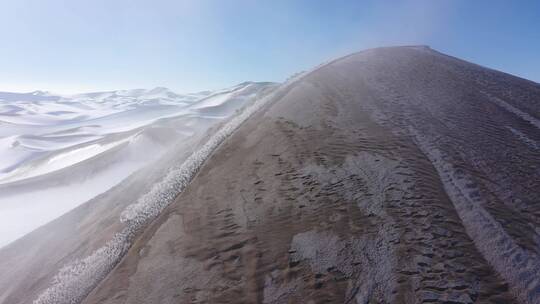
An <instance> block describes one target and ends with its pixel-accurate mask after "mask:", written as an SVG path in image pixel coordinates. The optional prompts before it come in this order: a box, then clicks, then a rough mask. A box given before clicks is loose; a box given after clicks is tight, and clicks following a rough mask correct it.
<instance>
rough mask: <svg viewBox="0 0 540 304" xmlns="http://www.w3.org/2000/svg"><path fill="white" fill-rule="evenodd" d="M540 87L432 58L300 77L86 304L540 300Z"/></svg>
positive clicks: (415, 54)
mask: <svg viewBox="0 0 540 304" xmlns="http://www.w3.org/2000/svg"><path fill="white" fill-rule="evenodd" d="M539 101H540V85H539V84H537V83H534V82H530V81H527V80H523V79H520V78H517V77H514V76H511V75H507V74H504V73H501V72H498V71H494V70H490V69H486V68H483V67H480V66H477V65H474V64H471V63H467V62H464V61H461V60H458V59H456V58H453V57H449V56H446V55H443V54H441V53H438V52H436V51H433V50H431V49H429V48H428V47H422V46H419V47H399V48H380V49H373V50H368V51H364V52H360V53H357V54H353V55H350V56H347V57H345V58H341V59H339V60H336V61H334V62H331V63H329V64H325V65H323V66H321V67H319V68H317V69H315V70H314V71H312V72H310V73H307V74H306V75H304V76H302V77H301V78H300V79H298V80H296V81H295V82H294V83H293V84H290V85H289V86H288V87H287V88H286V90H284V91H283V92H281V93H280V94H276V95H275V96H274V97H273V98H272V100H271V101H269V102H268V103H267V104H266V105H265V106H264V107H263V108H262V109H261V110H260V111H258V112H257V113H255V114H254V115H253V116H251V117H250V118H249V119H248V120H247V121H246V122H245V123H243V124H242V125H241V127H240V128H239V129H238V130H237V131H236V132H234V134H233V135H232V136H231V137H229V138H228V139H227V140H225V142H224V143H222V144H221V145H220V146H219V148H218V149H217V150H216V151H215V152H214V153H213V154H212V155H211V157H210V158H209V159H208V160H207V161H206V162H205V164H204V166H203V167H202V169H201V170H200V171H199V172H198V174H197V176H196V177H195V178H194V179H193V180H192V182H191V183H190V184H189V186H188V187H187V188H186V189H185V191H183V193H182V194H181V195H179V196H178V197H177V198H176V200H175V201H174V203H172V204H171V205H169V206H168V207H167V208H166V209H165V211H164V212H163V213H162V214H161V215H160V216H159V217H158V218H157V219H156V220H155V221H154V222H152V224H151V225H150V226H149V227H148V228H147V229H146V230H145V231H144V233H143V234H142V235H141V236H140V238H138V239H137V241H136V242H135V244H134V245H133V246H132V247H131V248H130V250H129V251H128V253H127V255H126V256H125V257H124V258H123V260H122V261H121V262H120V263H119V264H118V265H117V266H116V268H115V269H114V270H113V271H112V272H111V273H110V274H109V275H108V276H107V277H106V279H105V280H103V281H102V282H101V283H100V284H99V285H98V286H97V288H95V289H94V290H93V291H92V292H91V294H90V295H89V296H88V297H87V298H86V299H85V300H84V302H83V303H86V304H90V303H430V302H436V303H473V302H474V303H528V304H532V303H540V277H539V276H538V274H539V273H540V263H539V261H540V259H539V253H540V246H539V244H540V242H539V232H540V228H539V227H540V209H539V208H540V205H539V204H538V201H539V198H540V193H539V191H538V189H540V151H539V144H540V129H539V127H540V123H539V118H540V102H539Z"/></svg>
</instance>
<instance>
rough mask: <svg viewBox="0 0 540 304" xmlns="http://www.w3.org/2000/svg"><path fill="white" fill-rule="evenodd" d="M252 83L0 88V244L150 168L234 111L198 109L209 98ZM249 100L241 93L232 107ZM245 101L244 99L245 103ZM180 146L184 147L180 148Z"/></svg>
mask: <svg viewBox="0 0 540 304" xmlns="http://www.w3.org/2000/svg"><path fill="white" fill-rule="evenodd" d="M246 87H250V92H249V94H252V93H253V92H252V91H253V90H255V91H257V90H262V89H263V88H265V87H266V84H255V83H246V84H242V85H239V86H236V87H233V88H230V89H226V90H222V91H219V92H217V93H212V92H201V93H195V94H185V95H180V94H176V93H174V92H172V91H170V90H168V89H166V88H155V89H152V90H143V89H136V90H121V91H111V92H98V93H87V94H78V95H71V96H54V95H51V94H50V93H47V94H45V93H39V94H38V93H35V92H33V93H27V94H20V93H3V92H0V231H2V234H1V236H0V247H2V246H4V245H6V244H8V243H9V242H12V241H14V240H16V239H17V238H19V237H21V236H23V235H24V234H26V233H28V232H30V231H32V230H33V229H36V228H37V227H39V226H41V225H43V224H46V223H47V222H49V221H51V220H53V219H55V218H57V217H59V216H61V215H62V214H64V213H66V212H68V211H69V210H71V209H73V208H75V207H77V206H78V205H80V204H82V203H84V202H86V201H88V200H90V199H92V198H93V197H95V196H97V195H98V194H100V193H103V192H104V191H107V190H108V189H110V188H112V187H113V186H115V185H117V184H118V183H120V182H121V181H122V180H124V179H125V178H127V177H128V176H129V175H130V174H132V173H134V172H135V171H137V170H139V169H141V168H143V167H145V166H149V165H151V163H152V162H154V161H157V160H158V159H159V157H161V156H162V155H164V153H165V152H166V151H168V149H170V148H171V147H173V146H174V147H175V149H187V148H189V149H191V148H192V147H187V146H186V147H184V148H182V147H183V145H184V146H185V145H187V144H183V142H188V141H186V140H185V139H186V137H189V136H193V135H194V134H199V136H202V134H204V132H205V131H206V130H208V128H210V127H211V126H212V125H214V124H216V123H218V122H219V121H221V120H222V119H224V118H226V116H227V115H228V114H229V113H225V114H227V115H223V113H220V115H219V116H212V117H209V114H212V113H211V111H210V113H209V112H208V111H207V112H205V113H202V112H201V110H204V109H206V108H207V106H204V105H200V106H199V107H193V106H192V105H194V104H197V103H198V102H199V101H201V100H203V99H205V98H207V97H208V96H216V94H217V95H219V96H220V98H219V99H215V98H214V99H212V98H211V99H212V102H213V103H212V105H213V106H219V105H226V104H228V103H230V98H232V96H234V97H235V98H236V97H238V96H240V97H241V95H242V94H243V93H242V91H243V89H244V88H246ZM246 100H247V99H245V98H244V99H242V98H236V99H235V100H234V102H233V103H232V108H233V109H238V108H239V107H241V106H242V105H243V104H244V102H245V101H246ZM239 101H240V102H239ZM180 151H181V150H180Z"/></svg>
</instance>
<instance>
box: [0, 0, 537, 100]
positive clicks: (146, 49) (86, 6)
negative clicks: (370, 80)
mask: <svg viewBox="0 0 540 304" xmlns="http://www.w3.org/2000/svg"><path fill="white" fill-rule="evenodd" d="M0 39H1V40H0V91H32V90H36V89H40V90H50V91H53V92H60V93H73V92H85V91H97V90H110V89H128V88H152V87H155V86H166V87H169V88H171V89H173V90H176V91H179V92H193V91H198V90H206V89H218V88H222V87H227V86H231V85H234V84H237V83H240V82H242V81H246V80H254V81H283V80H284V79H286V78H287V77H288V76H289V75H291V74H294V73H295V72H298V71H301V70H305V69H308V68H310V67H312V66H315V65H317V64H319V63H321V62H323V61H327V60H329V59H332V58H335V57H339V56H342V55H346V54H348V53H351V52H355V51H358V50H362V49H365V48H370V47H376V46H385V45H404V44H427V45H430V46H431V47H433V48H435V49H437V50H439V51H442V52H445V53H447V54H450V55H454V56H457V57H460V58H463V59H466V60H470V61H473V62H475V63H479V64H482V65H485V66H488V67H491V68H495V69H499V70H502V71H505V72H508V73H511V74H515V75H518V76H521V77H524V78H528V79H531V80H534V81H536V82H540V1H535V0H531V1H502V0H500V1H497V0H495V1H487V0H477V1H468V0H424V1H421V0H406V1H390V0H388V1H384V0H373V1H361V0H357V1H339V0H337V1H331V0H328V1H316V0H311V1H310V0H299V1H295V0H273V1H270V0H267V1H255V0H214V1H212V0H177V1H173V0H153V1H150V0H147V1H141V0H85V1H83V0H63V1H62V0H0Z"/></svg>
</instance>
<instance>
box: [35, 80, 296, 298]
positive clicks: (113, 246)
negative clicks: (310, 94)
mask: <svg viewBox="0 0 540 304" xmlns="http://www.w3.org/2000/svg"><path fill="white" fill-rule="evenodd" d="M286 87H287V86H284V87H281V88H280V89H277V90H276V91H274V92H273V93H270V95H268V96H265V97H263V98H261V99H258V100H255V101H254V102H253V104H251V105H249V106H248V107H246V108H245V109H243V111H242V112H240V113H239V114H238V115H236V116H234V117H232V118H231V119H230V120H229V121H228V122H227V123H226V124H225V125H224V126H223V127H222V128H220V129H219V130H218V131H217V132H216V133H215V134H213V135H212V136H211V137H210V139H208V141H207V142H206V143H205V144H204V145H202V146H201V147H200V148H199V149H198V150H196V151H195V152H194V153H193V154H192V155H191V156H190V157H189V158H188V159H186V160H185V161H184V162H183V163H182V164H179V165H177V166H173V167H172V168H171V169H170V171H169V172H168V174H167V175H166V176H165V177H164V178H163V179H162V181H161V182H159V183H157V184H155V185H154V186H153V187H152V189H151V190H150V191H149V192H147V193H146V194H144V195H143V196H142V197H140V199H139V200H138V201H137V202H135V203H133V204H131V205H129V206H128V207H127V208H126V209H125V210H124V212H122V214H121V215H120V220H121V221H122V222H123V223H125V225H126V226H125V228H124V229H123V230H122V231H121V232H118V233H116V234H115V235H114V237H113V238H112V239H111V240H110V241H108V242H107V243H106V245H105V246H103V247H101V248H99V249H98V250H96V251H95V252H94V253H93V254H91V255H89V256H87V257H85V258H84V259H81V260H77V261H75V262H73V263H71V264H68V265H66V266H64V267H63V268H62V269H61V270H60V271H59V273H58V274H57V275H56V276H55V278H54V281H53V284H52V285H51V286H50V287H49V288H48V289H46V290H45V291H44V292H43V293H42V294H41V295H40V296H39V297H38V298H37V299H36V300H35V301H34V304H45V303H47V304H49V303H51V304H52V303H78V302H80V301H82V300H83V299H84V297H85V296H86V295H87V294H88V293H89V292H90V291H91V290H92V289H93V288H94V287H95V286H96V285H97V284H98V283H99V282H100V281H101V280H102V279H103V278H104V277H105V276H106V275H107V273H109V271H111V270H112V269H113V268H114V266H115V265H116V264H117V263H118V262H119V261H120V259H121V258H122V256H123V255H124V254H125V253H126V252H127V250H128V249H129V248H130V246H131V244H132V241H133V239H134V237H135V236H136V235H137V233H138V232H140V230H141V229H143V228H144V227H145V225H146V224H147V223H148V222H149V221H151V220H152V219H154V218H155V217H156V216H157V215H158V214H159V213H161V211H163V209H164V208H165V207H166V206H167V205H169V204H170V203H171V202H172V201H173V200H174V198H175V197H176V196H177V195H178V194H179V193H180V192H182V191H183V190H184V188H185V187H186V186H187V185H188V183H189V181H190V180H191V178H192V177H193V176H194V175H195V174H196V173H197V171H198V170H199V168H200V167H201V166H202V164H203V163H204V161H205V160H206V159H207V158H208V157H209V156H210V154H211V153H212V152H213V151H214V150H215V149H216V148H217V147H218V146H219V145H220V144H221V142H223V140H224V139H225V138H227V137H228V136H229V135H231V134H232V132H233V131H234V130H236V129H237V128H238V127H239V126H240V124H242V122H244V121H245V120H246V119H247V118H249V117H250V116H251V115H252V114H253V113H255V112H256V111H257V110H259V109H260V108H261V107H262V106H263V105H264V104H265V103H266V102H267V101H268V100H270V99H271V98H273V96H274V95H275V94H278V93H279V92H280V91H282V90H285V89H286Z"/></svg>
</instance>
